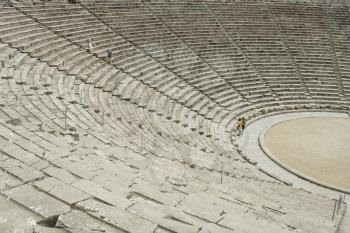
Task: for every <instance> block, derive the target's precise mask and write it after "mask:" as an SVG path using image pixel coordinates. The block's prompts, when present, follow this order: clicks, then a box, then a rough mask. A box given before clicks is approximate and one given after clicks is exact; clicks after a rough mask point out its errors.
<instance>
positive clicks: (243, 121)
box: [242, 117, 246, 133]
mask: <svg viewBox="0 0 350 233" xmlns="http://www.w3.org/2000/svg"><path fill="white" fill-rule="evenodd" d="M245 124H246V121H245V119H244V117H242V133H243V131H244V129H245Z"/></svg>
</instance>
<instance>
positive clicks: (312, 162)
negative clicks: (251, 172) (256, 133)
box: [264, 117, 350, 191]
mask: <svg viewBox="0 0 350 233" xmlns="http://www.w3.org/2000/svg"><path fill="white" fill-rule="evenodd" d="M264 144H265V146H266V147H267V149H268V151H269V152H270V154H271V155H272V157H274V158H275V159H277V160H279V161H280V162H281V163H282V164H283V165H285V166H287V167H289V168H292V169H294V170H296V171H298V172H300V173H303V174H305V175H306V176H309V177H312V178H314V179H317V180H319V181H321V182H323V183H327V184H330V185H332V186H337V187H340V188H342V189H345V190H349V191H350V118H349V119H347V118H327V117H320V118H301V119H295V120H290V121H285V122H281V123H279V124H276V125H275V126H273V127H271V128H270V129H269V130H268V131H267V132H266V134H265V138H264Z"/></svg>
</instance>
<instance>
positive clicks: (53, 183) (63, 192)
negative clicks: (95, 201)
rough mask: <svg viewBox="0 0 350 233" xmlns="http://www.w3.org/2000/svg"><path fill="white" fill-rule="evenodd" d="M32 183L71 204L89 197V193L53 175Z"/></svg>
mask: <svg viewBox="0 0 350 233" xmlns="http://www.w3.org/2000/svg"><path fill="white" fill-rule="evenodd" d="M34 185H35V186H36V187H38V188H40V189H41V190H43V191H45V192H48V193H49V194H51V195H53V196H54V197H56V198H58V199H60V200H62V201H64V202H66V203H68V204H73V203H76V202H79V201H82V200H85V199H88V198H89V197H90V195H88V194H86V193H84V192H82V191H80V190H79V189H76V188H74V187H72V186H71V185H68V184H66V183H63V182H62V181H60V180H58V179H56V178H54V177H49V178H45V179H43V180H40V181H36V182H35V183H34Z"/></svg>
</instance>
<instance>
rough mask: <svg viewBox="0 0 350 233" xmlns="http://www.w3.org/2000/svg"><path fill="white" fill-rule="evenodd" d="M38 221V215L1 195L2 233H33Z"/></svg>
mask: <svg viewBox="0 0 350 233" xmlns="http://www.w3.org/2000/svg"><path fill="white" fill-rule="evenodd" d="M38 220H40V217H39V216H38V215H36V214H34V213H33V212H32V211H30V210H28V209H26V208H24V207H23V206H21V205H19V204H18V203H16V202H14V201H12V200H8V199H7V198H6V197H5V196H4V195H1V194H0V233H13V232H24V233H32V228H33V225H34V223H35V222H36V221H38Z"/></svg>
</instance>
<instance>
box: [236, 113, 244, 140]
mask: <svg viewBox="0 0 350 233" xmlns="http://www.w3.org/2000/svg"><path fill="white" fill-rule="evenodd" d="M245 124H246V122H245V119H244V117H239V118H238V120H237V122H236V130H238V136H240V135H242V134H243V131H244V129H245Z"/></svg>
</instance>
